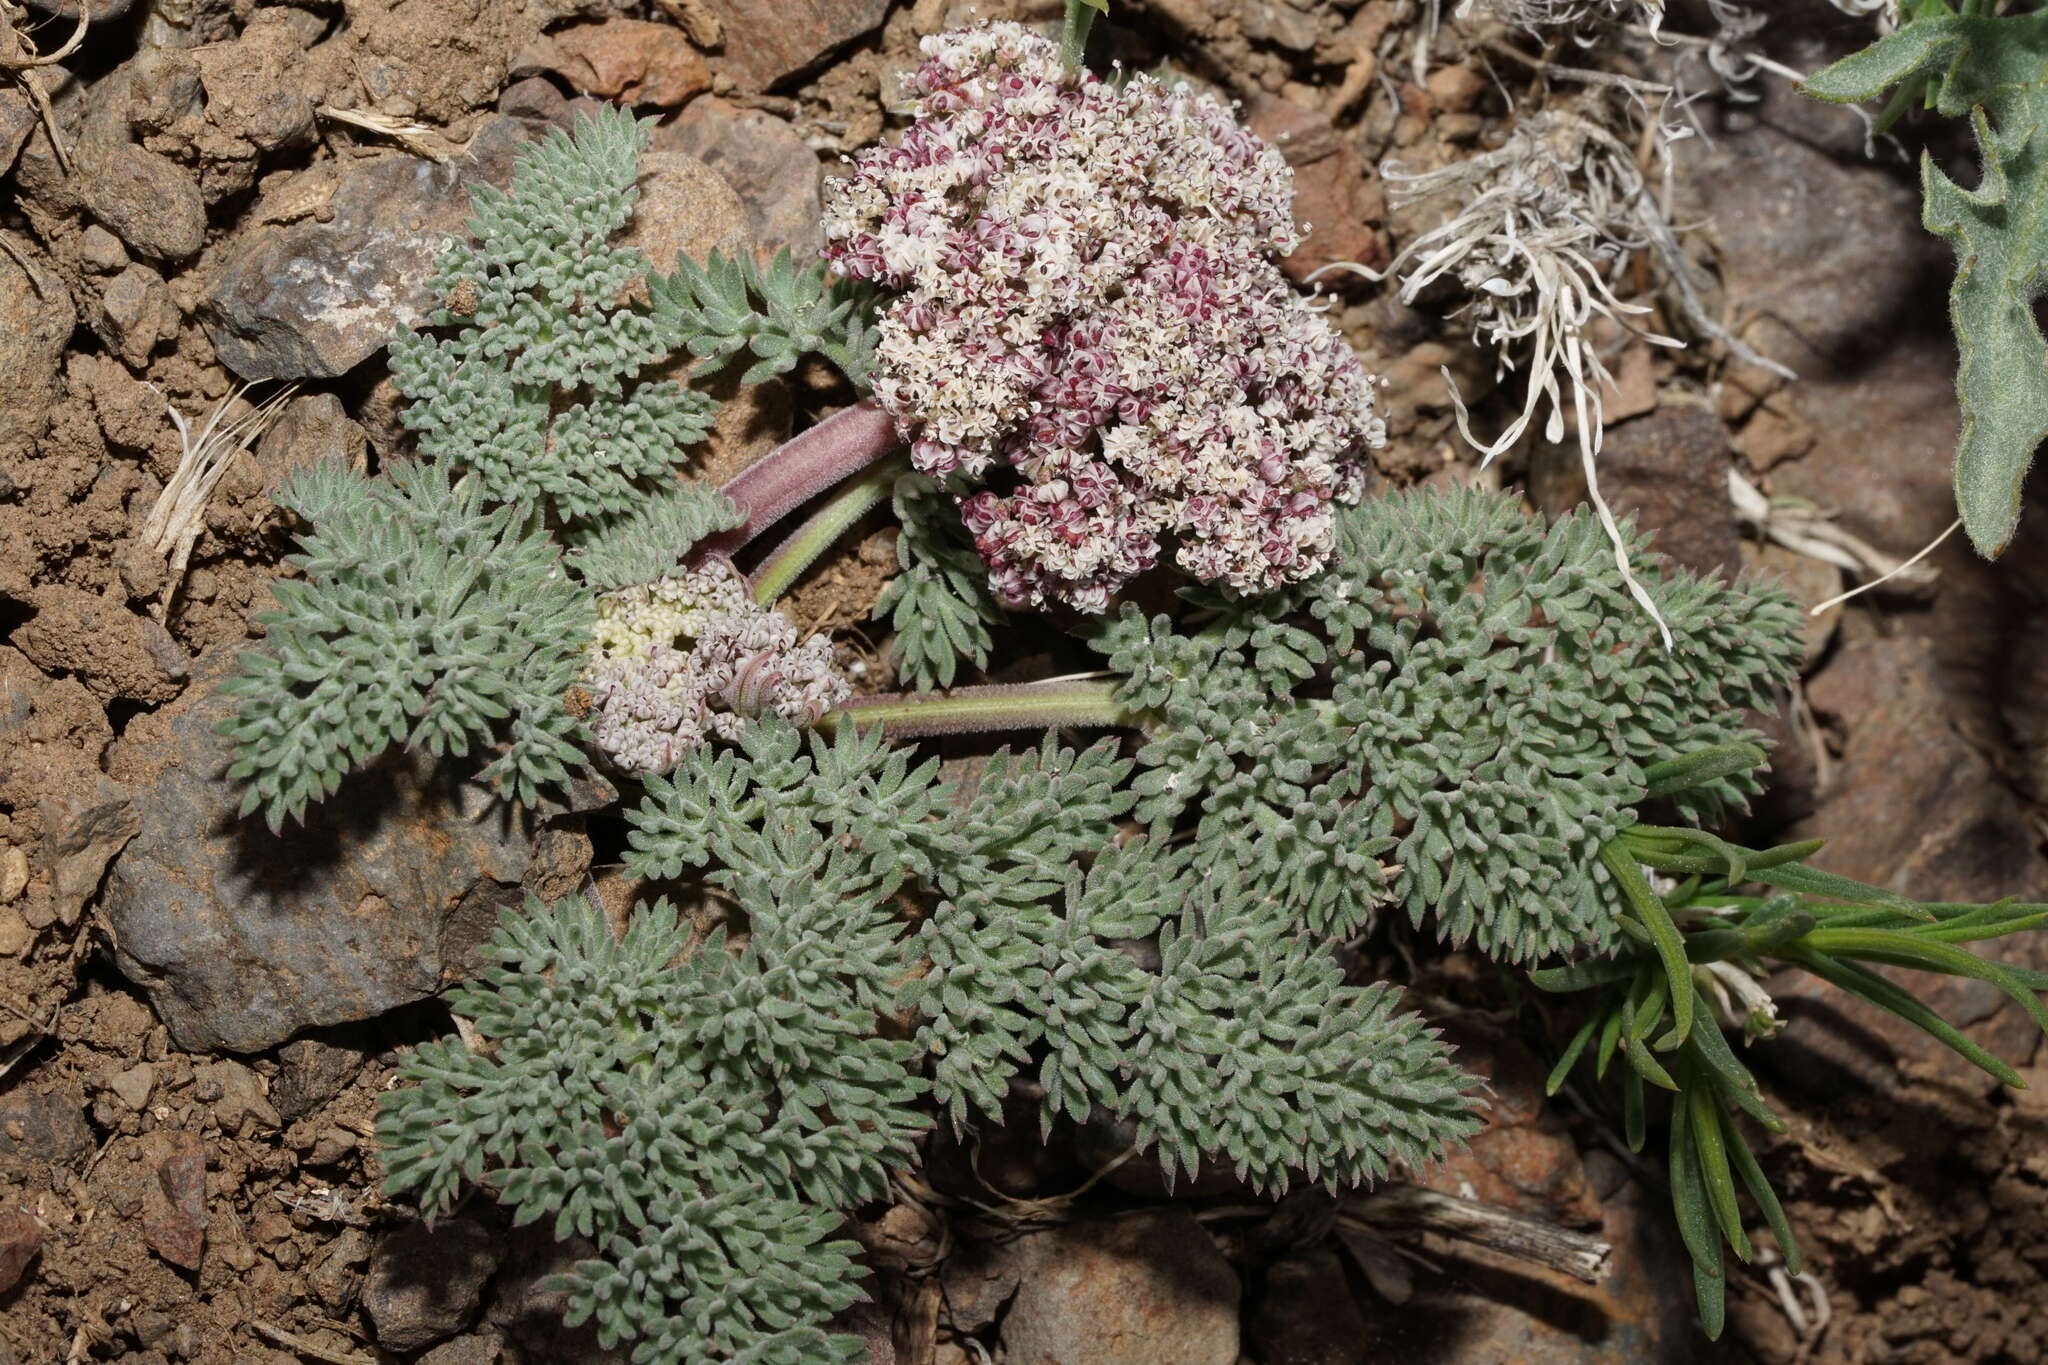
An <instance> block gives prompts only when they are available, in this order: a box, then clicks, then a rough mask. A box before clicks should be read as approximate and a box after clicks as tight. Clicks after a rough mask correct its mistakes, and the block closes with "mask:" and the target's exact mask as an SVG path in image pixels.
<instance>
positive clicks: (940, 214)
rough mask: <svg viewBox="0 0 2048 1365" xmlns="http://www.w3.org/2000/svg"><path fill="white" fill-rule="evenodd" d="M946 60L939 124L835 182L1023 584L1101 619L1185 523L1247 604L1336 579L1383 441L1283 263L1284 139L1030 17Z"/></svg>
mask: <svg viewBox="0 0 2048 1365" xmlns="http://www.w3.org/2000/svg"><path fill="white" fill-rule="evenodd" d="M924 52H925V56H926V60H925V63H924V65H923V66H921V67H920V68H919V69H918V70H917V72H916V73H915V74H914V75H913V76H912V77H911V78H910V81H909V88H908V93H909V94H910V96H911V97H912V99H913V101H914V108H915V111H916V114H917V121H916V123H914V124H913V125H912V126H911V127H910V128H909V129H908V130H907V131H906V132H905V134H904V136H903V140H902V142H901V144H900V145H898V146H895V147H882V148H876V149H874V150H872V151H869V152H867V153H866V154H864V155H863V156H862V157H861V158H860V160H859V161H858V163H857V164H856V167H855V170H854V174H853V175H852V176H851V177H850V178H849V179H847V180H845V181H843V182H841V184H840V186H839V187H838V188H837V190H836V191H835V192H834V195H833V198H832V202H831V203H830V205H829V206H828V208H827V211H826V223H825V230H826V237H827V242H828V245H827V247H826V254H827V256H828V257H829V258H830V259H831V260H832V261H833V262H834V263H835V265H836V267H837V269H838V270H839V271H840V272H841V273H842V274H844V275H847V276H850V277H853V278H857V279H865V280H872V281H875V282H876V283H878V284H880V285H881V286H883V287H884V288H886V289H889V290H891V291H895V292H896V294H897V297H896V299H895V300H894V302H893V303H892V304H891V306H890V308H889V310H888V312H887V313H886V314H885V316H884V318H883V320H882V323H881V326H880V339H879V344H878V346H877V354H876V359H875V364H874V369H873V372H872V373H873V382H874V391H875V395H876V397H877V398H879V399H880V400H881V402H882V404H883V405H884V406H885V407H886V408H887V409H888V410H889V412H890V413H891V414H892V415H893V416H894V417H895V418H896V420H897V423H898V425H899V427H900V429H901V430H902V432H903V434H904V436H905V437H906V438H907V439H909V440H910V441H911V442H912V447H911V450H912V458H913V460H914V462H915V463H916V465H917V467H918V468H919V469H920V470H922V471H924V472H925V473H928V474H932V475H935V476H939V477H941V478H946V479H947V480H948V485H949V486H950V487H953V488H955V489H956V490H961V491H963V492H965V493H966V494H967V495H966V496H965V497H964V498H963V504H962V513H963V519H964V520H965V522H966V525H967V527H968V529H969V530H970V531H971V532H972V533H973V535H974V538H975V543H976V546H977V548H978V549H979V550H980V552H981V555H982V558H983V559H984V560H986V561H987V562H988V565H989V569H990V582H991V584H992V585H993V586H994V588H995V589H996V591H997V593H998V595H999V596H1001V597H1002V598H1003V599H1004V600H1005V601H1006V602H1008V603H1009V604H1011V605H1019V606H1021V605H1032V606H1035V605H1040V604H1042V603H1044V602H1046V601H1048V600H1051V601H1058V602H1064V603H1067V604H1069V605H1072V606H1075V607H1078V608H1080V609H1082V610H1086V611H1099V610H1101V609H1102V608H1103V607H1105V606H1106V605H1108V602H1109V599H1110V596H1111V595H1112V594H1113V593H1115V592H1116V591H1117V590H1118V589H1120V588H1121V587H1122V586H1123V585H1124V583H1126V582H1127V581H1128V580H1129V579H1131V578H1132V577H1133V576H1135V575H1137V574H1139V573H1142V572H1144V571H1145V570H1147V569H1149V568H1151V567H1152V566H1153V565H1154V564H1155V563H1156V562H1157V561H1158V559H1159V557H1160V555H1161V552H1162V542H1163V541H1165V540H1166V539H1167V538H1169V537H1170V538H1171V539H1172V540H1173V541H1174V542H1175V545H1176V549H1175V552H1174V557H1175V561H1176V562H1177V563H1178V565H1179V566H1180V568H1181V569H1183V570H1184V571H1186V572H1187V573H1189V574H1191V575H1193V576H1194V577H1196V578H1198V579H1201V580H1203V581H1206V582H1212V583H1219V584H1224V585H1227V586H1229V587H1231V588H1234V589H1236V590H1238V591H1241V592H1260V591H1265V590H1268V589H1271V588H1273V587H1276V586H1278V585H1280V584H1282V583H1287V582H1293V581H1296V580H1299V579H1302V578H1305V577H1307V576H1308V575H1310V574H1313V573H1314V572H1316V571H1317V570H1318V569H1320V568H1321V567H1322V566H1323V564H1324V563H1325V561H1326V559H1327V558H1328V555H1329V552H1330V547H1331V540H1332V535H1333V520H1332V510H1331V505H1332V503H1334V502H1339V501H1345V500H1349V499H1351V498H1353V497H1355V496H1356V493H1357V489H1358V485H1359V479H1360V466H1359V463H1358V460H1359V455H1360V452H1361V450H1362V449H1363V448H1364V447H1367V446H1374V445H1378V444H1380V443H1381V442H1382V441H1383V440H1384V439H1385V428H1384V423H1383V422H1382V421H1381V420H1380V419H1379V418H1378V417H1377V416H1376V415H1375V414H1374V410H1373V397H1374V394H1373V384H1374V381H1373V380H1372V379H1371V377H1369V376H1368V375H1367V374H1366V372H1365V370H1364V368H1363V367H1362V366H1361V365H1360V364H1359V362H1358V359H1357V357H1356V356H1354V355H1353V354H1352V353H1351V350H1350V348H1349V347H1347V346H1346V345H1345V344H1344V342H1343V340H1342V339H1341V338H1340V337H1338V336H1337V334H1336V333H1335V332H1334V331H1332V330H1331V328H1330V327H1329V325H1328V323H1327V322H1325V321H1324V319H1323V318H1322V317H1321V316H1320V315H1319V314H1318V313H1317V312H1316V311H1315V310H1314V309H1313V308H1312V307H1311V306H1310V305H1309V303H1308V302H1307V301H1306V300H1304V299H1303V298H1301V297H1300V296H1299V295H1297V294H1295V293H1294V292H1293V290H1292V289H1290V288H1289V287H1288V284H1287V282H1286V280H1285V278H1284V277H1283V276H1282V275H1281V274H1280V272H1279V270H1278V268H1277V267H1276V265H1275V264H1274V257H1275V255H1276V253H1279V252H1284V251H1286V250H1288V249H1290V248H1291V247H1292V246H1293V245H1294V243H1295V240H1296V235H1295V230H1294V227H1293V224H1292V222H1291V219H1290V213H1291V208H1292V199H1293V194H1292V182H1291V177H1290V173H1289V171H1288V169H1287V165H1286V163H1285V162H1284V161H1283V160H1282V159H1281V157H1280V154H1279V153H1278V152H1277V151H1275V150H1274V149H1273V148H1271V147H1269V146H1267V145H1266V144H1264V143H1263V142H1261V141H1260V140H1259V139H1258V138H1257V137H1255V136H1254V135H1253V134H1251V133H1249V132H1247V131H1246V130H1245V129H1244V128H1242V127H1240V126H1239V125H1238V124H1237V122H1236V120H1235V119H1234V118H1233V117H1232V116H1231V114H1230V111H1229V110H1228V109H1227V108H1225V107H1224V106H1223V105H1221V104H1219V103H1217V102H1216V101H1215V100H1214V99H1212V98H1210V97H1208V96H1202V95H1196V94H1194V93H1192V92H1189V91H1186V90H1182V89H1174V88H1170V87H1168V86H1166V85H1163V84H1161V83H1160V82H1159V81H1157V80H1154V79H1152V78H1151V77H1149V76H1136V77H1134V78H1132V79H1131V80H1130V81H1129V82H1128V83H1127V84H1125V85H1123V86H1121V87H1112V86H1110V85H1106V84H1103V83H1101V82H1098V81H1096V80H1095V79H1094V78H1093V77H1092V76H1088V75H1086V74H1085V73H1084V74H1078V75H1077V74H1074V73H1070V72H1068V71H1067V70H1066V69H1065V67H1064V66H1063V65H1062V64H1061V62H1060V59H1059V53H1058V50H1057V49H1056V48H1055V46H1054V45H1053V44H1052V43H1050V42H1048V41H1046V40H1045V39H1042V38H1039V37H1037V36H1035V35H1033V34H1031V33H1029V32H1028V31H1026V30H1025V29H1024V28H1022V27H1021V26H1019V25H1017V24H1012V23H998V24H991V25H987V26H985V27H982V28H978V29H973V30H967V31H962V32H955V33H948V34H942V35H938V36H936V37H932V38H927V39H925V40H924ZM992 475H993V476H994V477H993V478H992V477H991V476H992Z"/></svg>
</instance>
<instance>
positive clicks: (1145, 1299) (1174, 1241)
mask: <svg viewBox="0 0 2048 1365" xmlns="http://www.w3.org/2000/svg"><path fill="white" fill-rule="evenodd" d="M1011 1246H1012V1248H1013V1250H1012V1254H1013V1255H1015V1256H1018V1257H1020V1258H1023V1259H1024V1260H1025V1261H1026V1262H1027V1264H1026V1266H1025V1268H1024V1269H1023V1273H1022V1275H1021V1277H1020V1279H1019V1281H1018V1284H1017V1293H1016V1296H1015V1297H1014V1298H1013V1299H1012V1300H1011V1301H1010V1311H1009V1314H1008V1316H1006V1317H1005V1318H1004V1319H1003V1322H1002V1339H1003V1344H1004V1346H1005V1347H1006V1348H1007V1349H1008V1352H1009V1354H1008V1357H1007V1359H1008V1360H1009V1361H1010V1362H1011V1365H1158V1362H1160V1361H1172V1362H1174V1365H1237V1358H1238V1321H1237V1302H1238V1283H1237V1274H1236V1272H1235V1271H1233V1270H1232V1269H1231V1268H1230V1263H1229V1262H1228V1261H1226V1260H1224V1259H1223V1254H1222V1253H1221V1252H1220V1251H1218V1250H1217V1249H1216V1244H1215V1243H1214V1242H1213V1241H1211V1240H1210V1237H1209V1234H1208V1233H1207V1232H1205V1231H1204V1230H1203V1228H1202V1225H1201V1224H1200V1223H1198V1222H1196V1221H1195V1217H1194V1215H1193V1214H1192V1213H1190V1212H1189V1211H1188V1210H1187V1209H1185V1208H1177V1207H1176V1208H1166V1209H1158V1210H1148V1211H1145V1212H1142V1213H1136V1214H1132V1215H1129V1216H1127V1217H1123V1218H1117V1219H1111V1220H1107V1221H1103V1222H1085V1223H1069V1224H1067V1225H1066V1226H1064V1227H1060V1228H1055V1229H1053V1230H1052V1231H1049V1232H1041V1233H1034V1234H1032V1235H1030V1236H1028V1237H1024V1238H1021V1239H1019V1240H1018V1241H1017V1242H1015V1243H1012V1244H1011Z"/></svg>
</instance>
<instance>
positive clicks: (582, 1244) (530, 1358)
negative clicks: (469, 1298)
mask: <svg viewBox="0 0 2048 1365" xmlns="http://www.w3.org/2000/svg"><path fill="white" fill-rule="evenodd" d="M596 1254H597V1248H595V1247H593V1246H592V1245H591V1244H590V1243H589V1242H587V1241H585V1240H583V1239H582V1238H580V1237H571V1238H569V1239H568V1240H567V1241H564V1242H557V1241H555V1240H554V1239H553V1238H552V1237H550V1236H549V1235H548V1229H547V1228H546V1226H545V1225H541V1226H533V1227H525V1228H514V1229H513V1230H512V1232H511V1234H510V1235H509V1236H507V1237H506V1238H505V1259H504V1265H503V1268H502V1270H501V1272H500V1274H499V1275H498V1278H497V1279H496V1280H494V1281H493V1282H492V1284H491V1304H490V1307H489V1308H488V1309H486V1310H485V1312H484V1322H485V1324H486V1325H488V1326H490V1327H495V1328H496V1329H498V1331H499V1332H501V1333H503V1335H504V1337H505V1339H506V1341H507V1342H508V1343H510V1344H511V1346H512V1349H511V1350H509V1351H508V1352H507V1355H508V1357H509V1358H510V1359H511V1360H513V1361H517V1362H519V1365H626V1351H627V1347H626V1346H625V1345H623V1344H622V1345H620V1346H617V1347H611V1348H607V1347H604V1346H602V1345H599V1344H598V1340H597V1331H596V1328H595V1325H594V1324H592V1323H588V1322H586V1323H584V1324H583V1325H582V1326H581V1327H564V1326H563V1325H562V1314H563V1313H564V1312H566V1311H567V1310H568V1307H569V1295H568V1293H567V1292H566V1291H564V1290H562V1289H558V1288H556V1287H554V1286H553V1285H552V1284H550V1283H549V1281H550V1280H551V1279H552V1278H553V1277H554V1276H556V1275H560V1274H563V1273H564V1272H566V1271H568V1270H570V1269H572V1268H573V1267H574V1266H575V1265H576V1263H577V1262H578V1261H581V1260H585V1259H588V1258H589V1257H591V1256H594V1255H596Z"/></svg>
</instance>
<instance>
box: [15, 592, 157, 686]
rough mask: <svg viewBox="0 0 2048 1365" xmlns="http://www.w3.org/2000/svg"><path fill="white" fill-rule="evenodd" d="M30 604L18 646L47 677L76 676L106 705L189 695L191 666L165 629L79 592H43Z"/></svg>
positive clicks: (118, 605) (122, 606)
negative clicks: (31, 609) (31, 614)
mask: <svg viewBox="0 0 2048 1365" xmlns="http://www.w3.org/2000/svg"><path fill="white" fill-rule="evenodd" d="M32 600H33V602H34V604H35V608H36V614H35V617H34V618H33V619H32V620H30V621H29V623H28V624H27V625H25V626H23V627H22V628H21V629H20V630H17V631H16V632H15V633H14V643H15V645H16V647H17V648H19V649H20V650H21V652H22V653H23V654H25V655H27V656H28V658H29V660H30V662H32V663H34V664H35V665H36V666H37V667H39V668H41V669H43V670H44V671H45V672H49V673H69V674H73V675H75V676H76V677H77V678H78V680H79V681H80V682H82V683H84V684H85V686H86V688H87V689H88V690H89V691H91V692H92V694H93V695H94V696H96V697H98V698H100V699H101V700H102V701H112V700H114V699H116V698H121V699H124V700H127V701H139V702H145V703H152V704H153V703H158V702H166V701H169V700H170V699H171V698H173V697H175V696H177V695H178V694H179V693H180V692H182V691H184V690H185V679H186V678H187V677H188V676H189V675H190V672H191V661H190V660H189V659H187V658H186V657H185V651H184V650H183V649H181V648H179V646H178V643H177V641H175V640H173V639H172V638H171V635H170V632H169V631H167V630H165V629H164V628H163V626H162V624H161V623H159V622H156V621H152V620H150V619H149V618H148V617H146V616H138V615H137V614H135V613H134V612H132V611H130V610H128V608H127V606H126V605H125V604H123V603H120V602H115V601H111V600H109V599H108V598H105V597H101V596H100V595H99V594H98V593H91V592H86V591H84V590H83V589H81V588H63V587H50V588H41V589H38V590H37V592H36V593H35V595H34V598H33V599H32Z"/></svg>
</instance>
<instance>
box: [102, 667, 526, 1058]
mask: <svg viewBox="0 0 2048 1365" xmlns="http://www.w3.org/2000/svg"><path fill="white" fill-rule="evenodd" d="M225 668H226V660H215V661H212V662H211V663H210V664H209V666H208V673H207V677H208V681H207V683H206V685H204V686H200V687H196V688H195V689H194V691H193V692H192V693H191V694H189V695H188V696H187V697H185V698H183V699H181V700H180V702H179V703H178V704H177V705H176V706H174V707H171V708H167V709H166V710H165V711H164V712H161V713H158V714H157V715H154V716H148V717H138V718H137V720H136V721H134V722H131V724H130V725H129V728H128V732H127V734H126V735H125V736H124V737H123V741H122V743H121V744H120V745H118V746H116V749H115V752H114V754H113V755H112V757H111V762H112V764H113V766H114V769H115V771H116V772H118V773H120V774H122V775H123V776H125V777H126V778H127V779H128V780H129V781H130V782H131V784H132V785H133V787H134V790H135V792H136V797H135V804H136V809H137V811H138V813H139V815H140V817H141V826H142V832H141V833H140V835H138V836H137V838H136V839H135V842H134V843H133V844H132V845H130V847H129V848H128V850H127V852H126V853H125V854H124V855H123V856H122V858H121V859H120V861H119V862H117V863H116V864H115V866H114V869H113V872H112V874H111V875H110V876H109V878H108V885H107V893H106V898H105V906H104V908H105V911H106V914H107V918H108V921H109V923H110V924H111V925H112V926H113V930H114V937H115V940H116V944H117V950H116V957H115V960H116V962H117V963H118V965H119V966H120V969H121V970H122V971H123V972H124V973H126V974H127V975H128V976H129V977H130V978H131V979H132V980H134V981H136V982H138V983H140V984H141V985H142V986H144V987H145V988H146V989H147V990H148V991H149V993H150V998H151V1002H152V1003H153V1004H154V1005H155V1007H156V1010H157V1013H158V1014H159V1015H160V1016H161V1017H162V1019H163V1021H164V1023H165V1024H166V1025H167V1026H168V1027H169V1028H170V1030H171V1035H172V1036H173V1037H174V1038H175V1039H176V1040H177V1042H178V1044H179V1046H181V1047H183V1048H186V1049H187V1050H189V1051H195V1052H196V1051H209V1050H213V1049H221V1048H224V1049H228V1050H231V1051H236V1052H254V1051H258V1050H261V1049H263V1048H268V1047H273V1046H275V1045H277V1044H278V1043H281V1042H283V1041H285V1040H286V1039H287V1038H290V1037H291V1036H292V1035H293V1034H295V1033H297V1032H299V1031H300V1030H301V1029H306V1028H312V1027H317V1026H319V1025H323V1024H336V1023H344V1022H348V1021H351V1020H357V1019H367V1018H370V1017H372V1016H374V1015H377V1014H380V1013H382V1012H384V1011H385V1010H388V1009H392V1008H395V1007H397V1006H399V1005H404V1004H409V1003H410V1002H412V1001H415V1000H420V999H423V998H425V997H427V996H430V995H432V994H434V993H435V992H436V991H438V990H439V989H440V988H441V986H442V985H443V983H444V982H445V981H446V980H448V979H449V978H450V977H451V976H453V975H456V974H458V973H459V972H460V971H461V970H462V968H463V966H464V963H465V961H466V959H467V955H468V953H469V952H470V951H471V950H472V949H473V948H474V947H475V945H476V944H477V943H479V942H480V941H481V940H482V938H483V937H484V935H486V934H487V933H488V932H489V931H490V928H491V927H492V926H493V925H494V924H495V922H496V919H497V916H498V913H499V910H500V909H501V908H502V907H503V906H506V905H510V904H514V903H516V902H517V901H518V900H519V899H520V896H521V892H520V886H519V881H520V876H521V874H522V872H523V870H524V868H525V866H526V863H527V859H528V856H529V853H530V850H531V846H532V840H531V838H530V837H529V836H528V835H527V834H526V833H524V832H522V831H521V830H520V829H518V828H517V826H516V822H513V821H512V820H511V819H510V818H509V817H508V816H507V814H506V813H505V812H504V811H503V810H502V809H497V810H492V809H490V808H489V805H488V798H487V796H486V794H485V793H484V792H482V791H481V790H479V789H477V788H475V787H473V786H468V785H460V784H457V783H455V782H454V781H453V780H452V779H449V778H448V777H447V776H446V775H445V774H438V773H437V772H436V769H435V767H434V765H433V764H432V762H431V760H427V759H425V758H424V757H420V758H414V759H406V758H400V757H394V758H392V759H390V760H387V761H386V762H383V763H381V764H379V765H377V766H375V767H373V768H371V769H370V770H368V771H366V772H364V773H361V774H358V775H357V776H356V777H354V778H353V779H351V780H350V781H349V782H348V783H347V784H346V785H345V786H344V787H343V789H342V791H341V792H340V793H338V794H337V795H336V796H335V797H334V798H333V799H332V800H330V801H328V802H326V803H324V804H323V805H322V806H320V807H319V808H318V809H317V810H315V811H314V812H312V813H311V816H310V818H309V819H308V821H307V823H306V825H305V826H303V827H301V828H294V829H292V830H290V831H288V832H287V833H286V834H284V835H283V836H282V837H275V836H272V835H270V834H269V833H268V831H267V830H265V829H264V828H263V827H262V824H261V822H260V821H257V820H254V819H251V820H247V821H244V820H240V819H238V818H237V816H236V810H237V804H238V801H239V792H238V790H237V788H236V786H235V784H233V783H231V782H229V781H227V780H226V777H225V774H226V770H227V768H228V766H229V762H230V752H229V745H228V742H227V741H226V740H225V739H223V738H221V737H220V736H219V735H218V734H217V733H216V731H217V729H218V727H219V726H220V724H221V722H222V721H224V720H225V719H226V718H227V716H228V715H229V714H230V712H231V711H232V709H233V699H232V698H230V697H225V696H222V695H221V694H220V693H219V692H218V691H217V690H216V686H215V684H216V683H217V682H218V681H219V678H220V675H221V674H222V673H224V672H225Z"/></svg>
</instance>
